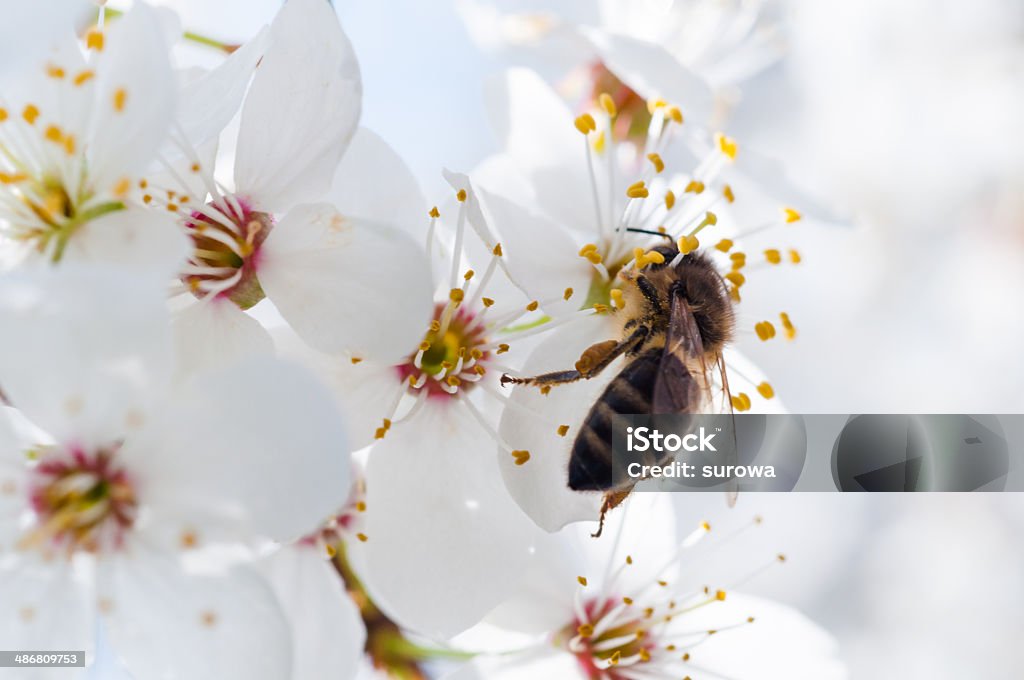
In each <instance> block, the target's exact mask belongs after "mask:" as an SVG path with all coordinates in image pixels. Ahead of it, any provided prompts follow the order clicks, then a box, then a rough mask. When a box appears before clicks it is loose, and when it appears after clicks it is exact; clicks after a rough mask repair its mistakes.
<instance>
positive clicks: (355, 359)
mask: <svg viewBox="0 0 1024 680" xmlns="http://www.w3.org/2000/svg"><path fill="white" fill-rule="evenodd" d="M349 361H351V362H352V365H353V366H355V365H356V364H359V363H362V361H363V359H362V357H350V358H349Z"/></svg>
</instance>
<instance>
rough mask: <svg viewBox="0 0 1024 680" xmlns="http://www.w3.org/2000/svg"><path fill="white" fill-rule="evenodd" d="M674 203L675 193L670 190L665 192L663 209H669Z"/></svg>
mask: <svg viewBox="0 0 1024 680" xmlns="http://www.w3.org/2000/svg"><path fill="white" fill-rule="evenodd" d="M675 204H676V195H675V194H674V193H672V190H671V189H670V190H668V191H666V192H665V210H671V209H672V207H673V206H674V205H675Z"/></svg>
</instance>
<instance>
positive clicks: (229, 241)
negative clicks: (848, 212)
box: [182, 196, 274, 309]
mask: <svg viewBox="0 0 1024 680" xmlns="http://www.w3.org/2000/svg"><path fill="white" fill-rule="evenodd" d="M273 226H274V221H273V218H272V217H271V216H270V215H268V214H266V213H261V212H257V211H254V210H251V209H250V208H249V207H248V204H247V203H246V202H245V201H244V200H241V199H239V198H237V197H234V196H232V197H228V198H221V199H219V200H218V201H217V202H211V203H208V204H207V205H205V206H203V208H202V209H197V210H193V211H192V213H191V215H190V217H189V218H188V221H187V222H186V224H185V228H186V230H187V232H188V234H189V236H191V238H192V243H193V251H192V257H191V258H190V259H189V264H188V266H187V267H186V270H185V272H184V274H183V275H182V281H184V282H185V283H186V284H187V285H188V286H189V289H190V290H191V291H192V293H193V294H194V295H195V296H196V297H200V298H202V297H206V296H207V295H221V296H224V297H227V298H229V299H230V300H231V301H232V302H234V303H235V304H237V305H238V306H239V307H240V308H242V309H248V308H250V307H252V306H253V305H255V304H256V303H257V302H259V301H260V300H262V299H263V298H264V297H265V296H264V293H263V289H262V288H261V287H260V282H259V280H258V279H257V278H256V269H257V266H258V265H259V260H260V247H261V246H262V245H263V242H264V241H265V240H266V238H267V236H268V235H269V234H270V230H271V229H272V228H273Z"/></svg>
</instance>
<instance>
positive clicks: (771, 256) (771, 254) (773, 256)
mask: <svg viewBox="0 0 1024 680" xmlns="http://www.w3.org/2000/svg"><path fill="white" fill-rule="evenodd" d="M764 259H766V260H768V261H769V262H770V263H772V264H779V263H780V262H782V253H780V252H779V251H778V250H776V249H775V248H769V249H768V250H766V251H764Z"/></svg>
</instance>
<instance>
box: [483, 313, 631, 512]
mask: <svg viewBox="0 0 1024 680" xmlns="http://www.w3.org/2000/svg"><path fill="white" fill-rule="evenodd" d="M619 334H620V332H619V331H618V330H617V329H616V328H615V326H614V325H613V324H612V323H611V322H610V320H607V319H605V318H604V317H590V318H587V319H584V320H582V321H579V322H576V323H573V324H570V325H569V326H566V327H564V328H559V329H556V330H554V331H552V332H551V333H550V334H549V335H548V336H547V337H546V338H545V339H544V341H543V342H541V343H540V344H539V345H538V346H537V348H536V349H535V350H534V351H533V353H532V354H531V355H530V357H529V358H528V359H527V360H526V362H525V364H524V365H523V369H522V374H523V375H536V374H538V373H544V372H547V371H556V370H567V369H571V368H572V366H573V365H574V364H575V362H576V361H577V360H578V359H579V357H580V354H581V353H582V352H583V350H585V349H586V348H587V347H589V346H590V345H592V344H593V343H595V342H601V341H603V340H609V339H615V338H617V337H619ZM620 365H621V360H620V361H616V362H615V363H613V364H612V365H611V366H609V367H608V368H606V369H605V370H604V372H603V373H602V374H601V375H600V376H598V377H596V378H592V379H590V380H581V381H579V382H576V383H572V384H569V385H559V386H556V387H553V388H552V389H551V392H550V393H549V394H547V395H544V394H541V392H540V390H539V389H537V388H536V387H523V386H517V387H515V388H514V389H513V390H512V395H511V397H510V399H511V400H512V402H513V404H514V406H510V407H509V408H506V409H505V412H504V414H503V415H502V419H501V426H500V428H499V432H500V433H501V435H502V437H503V438H504V439H505V441H506V442H508V445H509V446H511V447H513V448H515V449H525V450H527V451H529V452H530V459H529V460H528V461H527V462H526V463H525V464H524V465H516V464H515V461H514V460H513V459H512V458H511V457H510V456H508V455H505V454H500V455H499V457H498V462H499V464H500V466H501V473H502V476H503V477H504V478H505V485H506V486H507V487H508V489H509V492H510V493H511V494H512V497H513V498H515V499H516V502H517V503H519V506H520V507H521V508H522V509H523V510H524V511H525V512H526V514H528V515H529V516H530V517H531V518H532V519H533V521H535V522H536V523H537V524H538V526H540V527H541V528H543V529H545V530H547V531H557V530H558V529H560V528H562V527H563V526H565V525H566V524H568V523H569V522H574V521H578V520H593V519H597V517H598V514H599V513H598V510H599V508H600V506H601V494H600V493H596V492H579V491H573V490H572V489H570V488H569V486H568V474H569V456H570V453H571V449H572V443H573V440H574V438H575V437H576V434H577V433H578V432H579V428H580V426H581V425H582V423H583V420H584V418H585V417H586V414H587V412H588V410H589V409H590V407H591V406H592V405H593V404H594V402H595V401H596V399H597V397H598V395H600V393H601V390H603V389H604V387H605V386H606V385H607V384H608V382H609V381H610V380H611V379H612V378H613V377H614V376H615V374H616V372H617V371H618V367H619V366H620ZM561 425H568V426H569V432H568V435H567V436H565V437H561V436H559V435H558V433H557V429H558V427H559V426H561Z"/></svg>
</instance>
